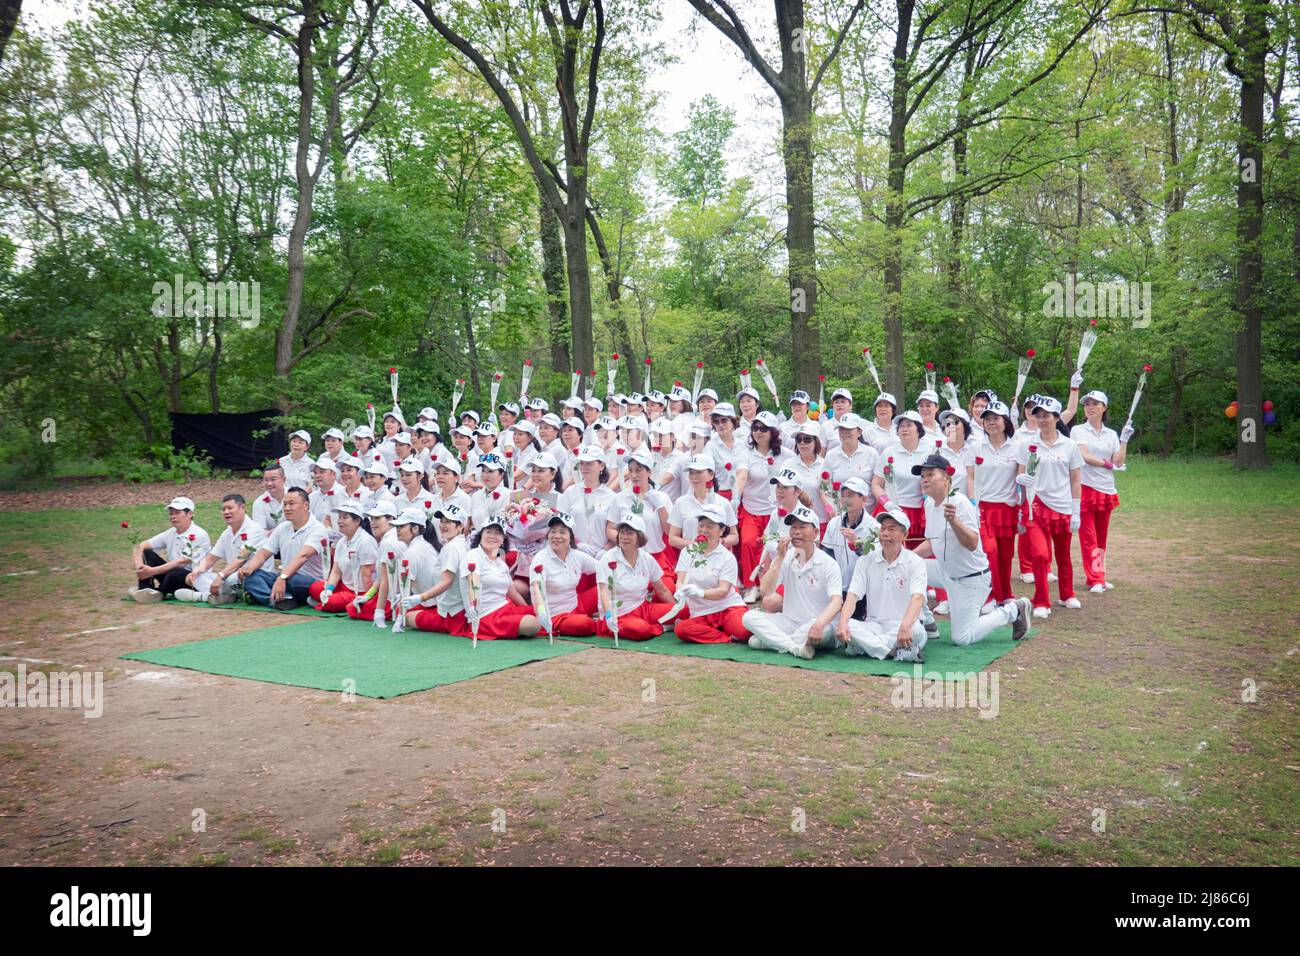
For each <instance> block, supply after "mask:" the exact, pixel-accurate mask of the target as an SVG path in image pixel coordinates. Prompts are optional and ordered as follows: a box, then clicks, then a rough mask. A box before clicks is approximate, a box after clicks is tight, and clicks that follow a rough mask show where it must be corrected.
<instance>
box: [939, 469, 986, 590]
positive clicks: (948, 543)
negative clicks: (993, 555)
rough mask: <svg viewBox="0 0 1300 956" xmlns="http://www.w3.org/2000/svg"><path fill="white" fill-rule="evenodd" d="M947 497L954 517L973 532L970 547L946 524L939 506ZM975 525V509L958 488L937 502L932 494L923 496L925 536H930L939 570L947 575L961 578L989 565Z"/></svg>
mask: <svg viewBox="0 0 1300 956" xmlns="http://www.w3.org/2000/svg"><path fill="white" fill-rule="evenodd" d="M949 501H951V502H952V503H953V504H954V505H956V506H957V520H958V521H960V522H961V523H962V524H964V525H965V526H966V527H968V528H970V529H971V530H972V531H974V532H975V535H976V542H975V550H974V551H968V550H966V548H965V547H964V546H963V545H962V543H961V542H960V541H958V540H957V535H956V533H955V532H954V531H953V530H952V526H951V525H950V524H948V519H947V518H945V517H944V516H943V507H944V505H945V504H947V503H948V502H949ZM979 529H980V512H979V509H978V508H977V507H975V504H974V502H972V501H971V500H970V499H969V498H967V497H966V496H965V495H964V494H962V493H961V492H960V491H959V492H957V493H956V494H954V495H953V496H952V497H951V498H946V499H944V501H943V503H942V504H937V505H936V504H935V503H934V499H933V498H931V497H929V496H926V499H925V536H926V537H927V538H929V539H930V547H932V548H933V549H934V556H935V559H936V560H937V561H938V562H939V563H940V564H941V565H942V566H943V571H944V573H945V574H946V575H948V577H949V578H952V579H956V578H964V577H966V576H967V575H971V574H977V573H978V572H980V571H987V570H988V569H989V559H988V555H986V554H985V553H984V547H983V546H982V545H981V544H980V542H979V540H978V537H979Z"/></svg>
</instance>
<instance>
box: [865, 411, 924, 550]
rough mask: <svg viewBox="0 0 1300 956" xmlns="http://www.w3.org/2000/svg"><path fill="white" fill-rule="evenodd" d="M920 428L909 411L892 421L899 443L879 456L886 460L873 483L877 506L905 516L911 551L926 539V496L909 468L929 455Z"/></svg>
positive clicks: (908, 544) (915, 414)
mask: <svg viewBox="0 0 1300 956" xmlns="http://www.w3.org/2000/svg"><path fill="white" fill-rule="evenodd" d="M923 427H924V423H923V422H922V420H921V416H920V414H918V413H917V412H914V411H911V410H910V409H909V410H908V411H905V412H903V414H901V415H899V416H898V418H897V419H895V421H894V429H895V431H896V432H897V434H898V440H897V441H896V442H895V443H894V444H893V445H891V446H889V447H888V448H886V449H885V450H884V452H883V453H882V454H881V457H882V458H884V459H885V461H884V464H882V465H881V466H880V474H879V475H877V476H876V483H875V492H876V499H877V502H878V503H879V505H880V507H881V508H882V509H888V508H891V507H894V506H897V507H898V508H899V509H901V510H902V512H903V514H905V515H907V521H908V529H907V548H908V550H910V551H915V550H916V549H917V548H918V547H919V546H920V544H921V542H922V541H924V540H925V497H924V496H923V495H922V494H921V479H920V478H918V477H915V476H914V475H913V474H912V466H913V465H919V464H920V463H921V462H923V461H925V459H926V457H927V456H928V455H929V454H930V452H929V450H928V449H926V448H925V447H923V444H922V441H921V429H922V428H923ZM931 447H933V446H931Z"/></svg>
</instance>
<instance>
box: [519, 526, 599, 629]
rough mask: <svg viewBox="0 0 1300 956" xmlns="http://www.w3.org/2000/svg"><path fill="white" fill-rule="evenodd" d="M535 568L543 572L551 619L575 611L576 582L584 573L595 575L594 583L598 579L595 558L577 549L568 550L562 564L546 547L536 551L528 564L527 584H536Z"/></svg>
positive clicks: (576, 603) (557, 556)
mask: <svg viewBox="0 0 1300 956" xmlns="http://www.w3.org/2000/svg"><path fill="white" fill-rule="evenodd" d="M539 565H540V566H541V567H542V569H543V571H544V575H543V576H542V579H543V580H544V581H545V582H546V604H547V607H549V608H550V611H551V617H553V618H554V617H558V616H559V615H561V614H568V613H570V612H572V611H574V610H576V609H577V607H578V581H579V579H581V577H582V576H583V575H584V574H595V575H596V578H597V580H600V574H599V573H598V572H597V570H596V559H595V558H593V557H592V556H591V555H589V554H587V553H586V552H584V551H579V550H578V549H577V548H570V549H569V553H568V555H567V556H566V557H565V558H564V560H563V561H561V560H560V556H559V555H557V554H556V553H555V552H554V551H553V550H552V549H551V546H550V545H549V544H548V545H546V546H545V547H544V548H542V550H540V551H538V552H537V553H536V554H535V555H533V556H532V557H531V558H530V559H529V561H528V581H529V583H530V584H536V583H537V579H538V577H539V575H538V574H537V571H536V568H537V567H538V566H539Z"/></svg>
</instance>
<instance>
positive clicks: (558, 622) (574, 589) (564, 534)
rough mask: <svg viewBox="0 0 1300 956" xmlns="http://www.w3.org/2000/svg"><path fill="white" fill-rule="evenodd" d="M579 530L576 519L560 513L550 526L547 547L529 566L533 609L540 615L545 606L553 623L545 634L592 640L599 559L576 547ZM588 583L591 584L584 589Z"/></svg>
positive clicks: (533, 557)
mask: <svg viewBox="0 0 1300 956" xmlns="http://www.w3.org/2000/svg"><path fill="white" fill-rule="evenodd" d="M576 527H577V525H576V523H575V522H574V520H573V516H572V515H570V514H568V513H567V512H563V511H557V512H556V513H555V514H554V515H552V516H551V520H550V521H549V522H547V531H546V546H545V547H543V548H542V549H541V550H540V551H538V552H537V553H536V554H535V555H533V556H532V558H530V559H529V562H528V587H529V591H530V592H531V594H532V600H533V607H534V608H537V609H538V610H539V611H540V610H541V608H542V606H543V604H544V605H545V607H546V611H547V614H548V615H549V616H550V621H551V629H550V631H549V632H548V631H547V630H546V628H545V627H543V628H542V631H541V633H542V634H548V633H549V634H552V635H562V636H564V637H590V636H592V635H593V634H595V633H597V631H596V621H595V619H594V618H593V617H592V612H593V611H594V610H595V605H596V587H595V583H594V582H595V579H596V577H597V573H596V559H595V558H594V557H592V556H591V555H589V554H587V553H585V552H583V551H579V550H578V549H577V548H576V547H574V541H575V538H574V529H575V528H576ZM584 579H585V581H584ZM585 582H591V583H589V584H587V586H586V587H585V588H584V587H583V585H584V583H585ZM539 619H540V617H539ZM544 623H545V622H544V621H543V624H544Z"/></svg>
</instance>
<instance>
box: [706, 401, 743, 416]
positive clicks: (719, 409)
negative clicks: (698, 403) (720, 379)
mask: <svg viewBox="0 0 1300 956" xmlns="http://www.w3.org/2000/svg"><path fill="white" fill-rule="evenodd" d="M719 415H722V416H725V417H727V418H739V417H740V416H738V415H737V414H736V406H734V405H732V404H731V402H719V403H718V404H717V405H715V406H714V407H713V411H711V412H709V417H710V418H714V417H716V416H719Z"/></svg>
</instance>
